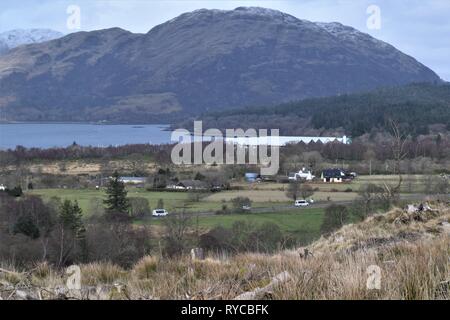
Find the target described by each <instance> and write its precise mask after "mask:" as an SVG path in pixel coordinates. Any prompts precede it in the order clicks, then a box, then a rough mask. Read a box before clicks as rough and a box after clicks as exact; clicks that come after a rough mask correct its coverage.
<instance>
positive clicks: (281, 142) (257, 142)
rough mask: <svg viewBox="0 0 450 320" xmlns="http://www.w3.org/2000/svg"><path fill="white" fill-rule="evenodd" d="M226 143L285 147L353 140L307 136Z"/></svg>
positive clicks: (260, 138)
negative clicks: (290, 144)
mask: <svg viewBox="0 0 450 320" xmlns="http://www.w3.org/2000/svg"><path fill="white" fill-rule="evenodd" d="M225 141H226V142H232V143H233V144H240V145H248V146H259V145H268V146H285V145H287V144H289V143H299V142H304V143H305V144H308V143H311V142H319V141H320V142H322V143H330V142H340V143H343V144H350V142H351V140H350V139H349V138H348V137H347V136H343V137H306V136H278V137H276V136H267V137H234V138H225Z"/></svg>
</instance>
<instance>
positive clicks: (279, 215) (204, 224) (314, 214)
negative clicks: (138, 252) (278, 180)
mask: <svg viewBox="0 0 450 320" xmlns="http://www.w3.org/2000/svg"><path fill="white" fill-rule="evenodd" d="M323 214H324V209H322V208H307V209H305V208H301V209H292V210H285V211H280V212H274V213H250V214H228V215H210V216H198V217H195V216H194V217H193V219H192V223H193V224H194V226H196V225H197V223H198V227H199V228H200V229H201V230H203V231H206V230H208V229H211V228H214V227H217V226H222V227H224V228H230V227H231V226H232V225H233V223H234V222H236V221H247V222H251V223H255V224H258V225H261V224H263V223H265V222H272V223H275V224H277V225H278V226H279V227H280V229H281V230H282V231H283V233H286V234H289V235H290V236H292V237H293V238H295V239H296V240H298V241H300V242H302V243H308V242H310V241H312V240H314V239H317V238H318V237H319V236H320V225H321V224H322V220H323ZM162 219H163V218H162ZM162 219H150V220H146V221H145V222H144V221H138V223H139V224H143V223H145V224H150V225H155V226H160V225H162V222H163V220H162Z"/></svg>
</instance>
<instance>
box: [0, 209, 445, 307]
mask: <svg viewBox="0 0 450 320" xmlns="http://www.w3.org/2000/svg"><path fill="white" fill-rule="evenodd" d="M435 208H436V209H437V210H436V211H433V212H431V211H430V212H426V213H423V214H420V215H413V214H407V213H406V212H405V211H403V210H400V209H395V210H392V211H391V212H389V213H387V214H383V215H376V216H372V217H370V218H369V219H367V220H366V221H364V222H362V223H359V224H355V225H347V226H345V227H343V228H342V229H340V230H339V231H337V232H336V233H334V234H332V235H331V236H329V237H328V238H321V239H319V240H318V241H316V242H315V243H313V244H312V245H311V246H310V247H308V250H310V251H311V252H312V256H309V257H307V258H304V257H303V258H302V257H301V255H300V253H303V252H304V249H305V248H299V249H298V250H290V251H283V252H279V253H278V254H275V255H266V254H240V255H237V256H233V257H226V256H221V257H209V258H207V259H205V260H202V261H191V260H190V259H189V257H187V256H186V257H182V258H179V259H170V260H169V259H162V258H159V257H155V256H147V257H144V258H142V259H141V261H139V262H138V263H137V264H136V265H135V266H134V267H133V268H132V269H131V270H123V269H121V268H119V267H117V266H114V265H112V264H109V263H101V264H89V265H85V266H82V277H83V278H82V279H83V280H82V281H83V284H84V285H86V286H98V285H101V284H105V285H108V284H109V285H111V284H117V283H121V284H123V288H124V289H122V291H119V292H121V293H120V294H117V293H116V294H111V293H109V294H108V295H105V296H103V297H102V298H104V299H232V298H235V297H236V296H238V295H240V294H242V293H243V292H246V291H251V290H254V289H256V288H261V287H265V286H266V285H267V284H268V283H269V282H270V281H271V279H272V277H274V276H275V275H277V274H279V273H281V272H284V271H287V272H288V273H289V274H290V280H289V281H287V282H285V283H283V284H281V285H279V286H277V287H275V288H274V289H273V290H272V291H271V292H268V293H267V294H266V296H265V297H266V298H270V299H449V298H450V282H449V280H450V266H449V265H450V264H449V259H450V237H449V234H450V233H449V227H448V226H449V225H448V223H449V220H450V209H449V207H448V206H443V205H440V206H437V205H436V206H435ZM372 265H376V266H379V267H380V269H381V288H380V289H379V290H369V289H367V286H366V283H367V279H368V274H367V268H368V267H369V266H372ZM33 274H34V277H35V278H39V283H41V284H44V283H45V284H46V287H51V286H52V285H56V284H57V283H63V276H62V275H58V274H56V273H55V272H54V271H52V270H51V269H50V268H49V267H48V266H47V265H42V266H40V267H39V268H36V269H35V270H34V271H33ZM7 277H9V278H14V279H15V280H14V281H18V279H17V278H20V275H19V274H18V273H15V274H12V275H5V274H3V273H1V272H0V279H3V280H6V281H12V280H13V279H8V278H7ZM1 283H2V282H1V281H0V287H1Z"/></svg>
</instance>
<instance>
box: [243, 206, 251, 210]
mask: <svg viewBox="0 0 450 320" xmlns="http://www.w3.org/2000/svg"><path fill="white" fill-rule="evenodd" d="M242 210H245V211H250V210H252V207H251V206H249V205H244V206H242Z"/></svg>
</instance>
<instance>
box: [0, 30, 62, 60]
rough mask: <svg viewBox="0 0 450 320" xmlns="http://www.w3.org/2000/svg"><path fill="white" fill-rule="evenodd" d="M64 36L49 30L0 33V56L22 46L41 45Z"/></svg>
mask: <svg viewBox="0 0 450 320" xmlns="http://www.w3.org/2000/svg"><path fill="white" fill-rule="evenodd" d="M62 36H64V34H62V33H61V32H58V31H54V30H50V29H15V30H10V31H5V32H2V33H0V54H2V53H6V52H7V51H8V50H11V49H14V48H16V47H18V46H20V45H23V44H33V43H41V42H45V41H50V40H54V39H58V38H61V37H62Z"/></svg>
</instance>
